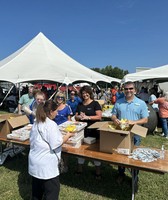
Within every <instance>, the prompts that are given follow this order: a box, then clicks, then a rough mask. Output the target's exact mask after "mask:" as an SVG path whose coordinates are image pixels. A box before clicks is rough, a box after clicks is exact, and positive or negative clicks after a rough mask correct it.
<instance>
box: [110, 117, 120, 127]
mask: <svg viewBox="0 0 168 200" xmlns="http://www.w3.org/2000/svg"><path fill="white" fill-rule="evenodd" d="M111 120H112V121H113V122H114V124H116V125H119V124H120V123H121V122H120V120H119V119H118V118H117V116H116V115H112V117H111Z"/></svg>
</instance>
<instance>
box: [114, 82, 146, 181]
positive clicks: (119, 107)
mask: <svg viewBox="0 0 168 200" xmlns="http://www.w3.org/2000/svg"><path fill="white" fill-rule="evenodd" d="M135 93H136V91H135V84H134V83H133V82H130V81H129V82H126V83H125V84H124V95H125V96H124V97H123V98H121V99H118V100H117V102H116V103H115V105H114V107H113V110H112V121H113V122H114V123H115V124H116V125H119V124H120V123H121V122H120V120H121V119H127V120H128V123H129V124H130V125H134V124H138V125H143V124H145V123H147V122H148V116H149V114H148V108H147V105H146V103H145V102H144V101H142V100H141V99H139V98H137V97H136V96H135ZM140 142H141V138H140V136H138V135H134V145H135V146H139V145H140ZM124 172H125V168H123V167H119V177H118V179H117V182H118V183H119V184H121V183H122V182H123V180H124V177H125V173H124Z"/></svg>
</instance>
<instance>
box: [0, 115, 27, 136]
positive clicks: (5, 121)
mask: <svg viewBox="0 0 168 200" xmlns="http://www.w3.org/2000/svg"><path fill="white" fill-rule="evenodd" d="M29 123H30V121H29V119H28V117H27V116H26V115H18V114H13V113H10V114H1V115H0V137H3V138H7V134H9V133H11V132H12V130H14V129H17V128H20V127H22V126H24V125H27V124H29Z"/></svg>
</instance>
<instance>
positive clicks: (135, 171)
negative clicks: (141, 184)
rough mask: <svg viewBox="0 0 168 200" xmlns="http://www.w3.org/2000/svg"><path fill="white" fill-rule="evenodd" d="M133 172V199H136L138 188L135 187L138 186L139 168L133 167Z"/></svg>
mask: <svg viewBox="0 0 168 200" xmlns="http://www.w3.org/2000/svg"><path fill="white" fill-rule="evenodd" d="M131 172H132V200H134V198H135V190H136V189H137V188H135V187H137V186H138V170H137V169H132V170H131Z"/></svg>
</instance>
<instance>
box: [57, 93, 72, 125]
mask: <svg viewBox="0 0 168 200" xmlns="http://www.w3.org/2000/svg"><path fill="white" fill-rule="evenodd" d="M54 101H55V102H56V103H57V106H58V107H57V115H56V117H55V118H54V121H55V122H56V123H57V125H60V124H62V123H64V122H66V121H68V120H71V115H72V110H71V108H70V106H69V105H67V104H66V99H65V94H64V93H63V92H57V94H56V95H55V97H54Z"/></svg>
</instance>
